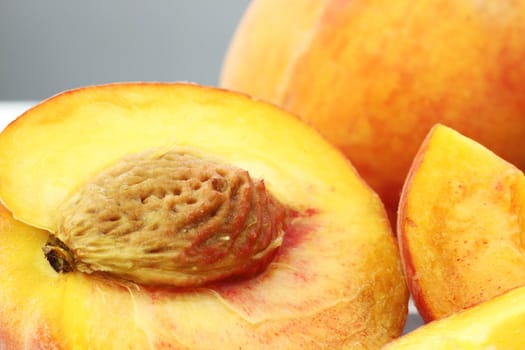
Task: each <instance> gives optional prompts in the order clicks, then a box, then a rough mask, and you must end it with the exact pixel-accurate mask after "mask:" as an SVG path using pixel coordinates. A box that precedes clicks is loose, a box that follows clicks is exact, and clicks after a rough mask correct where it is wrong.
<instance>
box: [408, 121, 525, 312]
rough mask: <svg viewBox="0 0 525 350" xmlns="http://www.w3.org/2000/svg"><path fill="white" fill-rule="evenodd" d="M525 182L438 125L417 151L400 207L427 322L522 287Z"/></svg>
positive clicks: (413, 282)
mask: <svg viewBox="0 0 525 350" xmlns="http://www.w3.org/2000/svg"><path fill="white" fill-rule="evenodd" d="M524 204H525V178H524V176H523V173H522V172H521V171H520V170H518V169H517V168H516V167H514V166H513V165H511V164H509V163H507V162H506V161H504V160H503V159H501V158H499V157H498V156H496V155H495V154H494V153H492V152H491V151H489V150H488V149H486V148H485V147H483V146H481V145H480V144H478V143H476V142H475V141H473V140H470V139H468V138H466V137H464V136H463V135H461V134H459V133H457V132H456V131H454V130H452V129H450V128H447V127H445V126H443V125H437V126H436V127H434V128H433V129H432V131H431V132H430V133H429V136H428V137H427V139H426V140H425V142H424V143H423V145H422V146H421V149H420V151H419V153H418V155H417V156H416V158H415V160H414V163H413V165H412V168H411V171H410V174H409V176H408V178H407V182H406V183H405V186H404V189H403V192H402V195H401V202H400V207H399V219H398V240H399V244H400V247H401V254H402V257H403V262H404V267H405V271H406V274H407V278H408V286H409V289H410V291H411V293H412V295H413V296H414V301H415V304H416V305H417V306H418V308H419V311H420V313H421V315H422V316H423V318H424V319H425V320H427V321H430V320H433V319H436V318H442V317H445V316H448V315H450V314H452V313H454V312H457V311H459V310H461V309H463V308H465V307H469V306H471V305H474V304H477V303H479V302H482V301H484V300H487V299H490V298H492V297H494V296H495V295H498V294H501V293H503V292H505V291H506V290H509V289H511V288H513V287H516V286H519V285H523V284H525V255H524V254H523V249H524V245H523V235H524V232H525V227H524V222H525V205H524Z"/></svg>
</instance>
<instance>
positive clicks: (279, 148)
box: [0, 84, 407, 349]
mask: <svg viewBox="0 0 525 350" xmlns="http://www.w3.org/2000/svg"><path fill="white" fill-rule="evenodd" d="M190 117H191V118H190ZM62 122H63V124H62ZM123 125H125V126H126V127H125V128H123V129H122V130H121V128H122V126H123ZM117 129H118V130H121V132H119V133H116V132H115V130H117ZM81 131H82V132H81ZM87 131H89V132H87ZM196 131H198V132H196ZM246 135H249V137H247V136H246ZM95 136H96V137H95ZM129 140H133V142H130V141H129ZM173 140H176V144H181V145H184V146H188V147H197V148H198V149H202V150H203V151H206V152H210V153H211V154H213V155H216V156H218V157H221V159H224V160H226V161H227V162H228V163H231V164H235V165H238V166H240V167H241V168H243V169H246V170H248V171H249V172H250V174H253V175H254V177H256V178H262V179H264V180H265V184H266V185H267V186H268V189H269V191H271V193H272V194H273V195H274V196H275V197H276V198H277V199H279V200H280V201H281V202H283V203H284V204H285V205H287V206H289V207H291V208H294V210H295V215H294V216H293V217H292V218H291V223H290V226H289V227H287V229H286V230H287V231H286V234H285V235H286V236H287V237H285V238H284V243H283V246H282V247H281V248H282V249H281V251H279V252H278V255H277V256H276V258H275V260H274V261H272V262H271V263H270V265H269V266H268V268H267V269H266V270H265V271H263V272H262V273H261V274H260V275H258V276H256V277H254V278H252V279H249V280H238V281H224V282H221V283H217V284H216V285H213V286H209V287H202V288H188V289H185V290H184V291H180V290H174V289H170V288H146V287H143V286H140V285H135V284H130V283H122V282H118V283H117V282H109V283H108V281H107V280H106V279H101V278H99V277H97V276H94V275H91V276H90V275H86V274H82V273H77V272H73V273H67V274H56V273H55V272H54V270H53V269H52V268H51V266H50V265H49V264H48V262H47V261H46V260H45V257H44V255H43V254H42V251H41V246H42V245H43V243H44V242H45V240H46V239H47V236H48V232H46V231H45V230H42V229H38V228H44V229H47V230H49V231H51V232H53V227H54V222H53V217H54V215H55V214H56V208H58V207H59V204H60V203H61V202H63V200H64V198H66V197H67V194H68V193H71V192H73V191H74V190H75V189H77V188H78V187H79V186H80V184H82V183H84V182H85V181H87V180H89V179H90V178H91V177H92V176H94V174H97V173H98V171H99V170H100V169H101V168H104V167H106V166H108V164H113V163H114V162H115V160H117V159H120V158H121V157H122V155H123V154H129V153H136V152H139V151H142V150H144V149H152V148H153V149H155V148H158V147H163V146H165V145H166V144H168V145H170V144H173V142H174V141H173ZM239 144H242V145H245V146H246V147H239ZM35 145H40V147H35ZM44 145H45V147H44ZM29 150H30V151H29ZM93 154H96V155H97V157H93V156H91V157H89V155H93ZM57 155H58V156H57ZM79 155H80V156H79ZM42 159H45V162H41V161H40V160H42ZM0 163H1V167H2V169H3V172H2V173H0V196H1V198H2V201H3V202H4V204H6V206H7V207H8V208H9V209H11V211H12V212H13V213H14V214H15V216H16V217H17V218H18V219H19V220H20V221H19V220H13V218H11V217H10V215H9V213H7V212H0V213H2V215H1V220H0V223H2V225H1V229H0V235H2V236H3V237H4V238H5V239H3V240H0V251H1V252H6V251H7V252H14V251H16V252H18V253H19V254H15V255H14V254H11V253H9V254H0V271H1V273H2V275H6V276H10V278H9V279H4V280H0V324H2V325H3V326H4V327H3V328H4V330H5V337H6V339H11V340H8V341H7V342H9V341H11V343H8V344H7V346H11V345H12V347H13V348H15V349H16V348H29V349H31V348H35V347H37V346H40V347H46V346H47V347H48V348H53V346H54V345H57V346H56V347H58V348H63V349H77V348H78V349H83V348H86V347H88V346H91V347H92V348H105V349H111V348H116V349H121V348H126V347H128V348H130V349H134V348H136V349H144V348H148V346H149V347H151V348H157V349H169V348H179V349H186V348H189V349H217V348H232V347H244V348H250V349H266V348H269V347H272V348H286V349H293V348H303V349H319V348H323V347H324V348H331V349H332V348H333V349H336V348H363V347H368V348H378V347H379V346H381V345H382V344H384V343H385V342H386V341H388V340H390V339H392V338H394V337H396V336H397V335H399V334H400V333H401V331H402V328H403V324H404V321H405V319H406V311H407V309H406V307H407V304H406V303H407V292H406V286H405V284H404V281H403V278H402V273H401V268H400V264H399V256H398V251H397V249H396V247H395V242H394V238H393V236H392V233H391V230H390V227H389V225H388V221H387V219H386V216H385V212H384V208H383V206H382V204H381V202H380V200H379V199H378V197H377V196H376V195H375V194H374V193H373V192H372V191H371V190H370V189H369V188H368V187H367V186H366V184H365V183H364V182H363V181H362V179H360V178H359V177H358V176H357V174H356V172H355V170H354V169H353V168H352V167H351V166H350V164H349V163H348V161H347V160H346V159H345V158H344V157H342V156H341V154H340V153H339V152H337V151H336V150H335V149H334V148H333V147H331V146H330V145H329V144H328V143H326V142H325V141H324V140H323V139H322V138H321V137H320V136H319V135H318V134H317V133H316V132H314V131H313V130H312V129H310V128H308V127H307V126H305V125H304V124H302V123H300V122H299V121H298V120H297V119H296V118H294V117H293V116H290V115H289V114H287V113H284V112H282V111H280V110H279V109H277V108H275V107H274V106H271V105H269V104H265V103H261V102H258V101H254V100H251V99H250V98H248V97H246V96H240V95H236V94H233V93H230V92H227V91H221V90H215V89H211V88H203V87H198V86H191V85H184V84H121V85H119V84H116V85H111V86H102V87H91V88H84V89H79V90H76V91H72V92H67V93H65V94H63V95H59V96H57V97H54V98H52V99H50V100H48V101H46V102H44V103H43V104H41V105H39V106H37V107H36V108H35V109H32V110H30V111H28V112H27V113H25V114H24V115H23V116H22V117H21V118H19V119H18V120H17V121H16V122H14V123H12V124H11V125H10V126H9V127H8V128H7V129H6V131H4V132H3V133H2V134H0ZM36 165H38V166H36ZM328 169H333V171H327V170H328ZM41 173H45V174H46V176H45V177H40V176H35V174H41ZM27 203H31V206H28V204H27ZM21 221H22V222H25V223H27V224H24V223H22V222H21ZM371 247H373V249H371ZM21 291H23V292H21ZM28 305H31V307H30V309H28V308H27V306H28ZM15 310H16V311H15ZM4 311H5V312H4ZM3 315H9V318H7V317H3ZM39 337H41V338H40V339H39ZM2 341H4V340H0V343H1V342H2ZM37 344H38V345H37Z"/></svg>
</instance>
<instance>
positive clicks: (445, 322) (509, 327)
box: [383, 287, 525, 350]
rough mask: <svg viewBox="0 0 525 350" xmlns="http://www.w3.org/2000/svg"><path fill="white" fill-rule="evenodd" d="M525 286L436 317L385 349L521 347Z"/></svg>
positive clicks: (493, 349)
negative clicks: (444, 316)
mask: <svg viewBox="0 0 525 350" xmlns="http://www.w3.org/2000/svg"><path fill="white" fill-rule="evenodd" d="M524 323H525V287H519V288H516V289H514V290H510V291H508V292H506V293H504V294H502V295H499V296H497V297H495V298H493V299H491V300H488V301H485V302H483V303H481V304H478V305H476V306H473V307H472V308H470V309H467V310H463V311H461V312H458V313H457V314H454V315H451V316H449V317H446V318H443V319H441V320H436V321H434V322H431V323H429V324H427V325H425V326H423V327H421V328H419V329H416V330H415V331H413V332H412V333H409V334H407V335H405V336H403V337H400V338H398V339H396V340H394V341H393V342H391V343H390V344H388V345H387V346H385V347H384V348H383V349H384V350H386V349H389V350H395V349H431V350H432V349H436V350H437V349H442V350H446V349H450V350H456V349H458V350H467V349H472V350H474V349H491V350H520V349H523V344H524V343H525V333H524V332H523V324H524Z"/></svg>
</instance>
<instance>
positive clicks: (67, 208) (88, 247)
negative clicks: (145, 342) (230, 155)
mask: <svg viewBox="0 0 525 350" xmlns="http://www.w3.org/2000/svg"><path fill="white" fill-rule="evenodd" d="M60 215H61V216H60V218H59V219H58V226H57V230H56V236H52V237H51V238H50V240H49V241H48V243H47V244H46V246H45V247H44V251H45V253H46V256H47V257H48V260H49V261H50V263H51V264H52V265H53V267H54V268H55V269H56V270H58V271H60V272H67V271H68V270H78V271H81V272H86V273H93V272H103V273H106V274H110V275H113V276H116V277H119V278H123V279H127V280H131V281H134V282H137V283H142V284H148V285H170V286H185V287H187V286H198V285H202V284H205V283H208V282H212V281H217V280H222V279H225V278H228V277H233V276H244V275H252V274H255V273H257V272H260V271H261V270H263V269H264V268H265V267H266V265H267V264H268V263H269V262H270V261H271V260H272V258H273V256H274V254H275V252H276V250H277V249H278V248H279V246H280V245H281V244H282V240H283V237H282V236H283V229H284V227H283V226H284V221H285V217H286V210H285V208H284V207H283V206H282V205H281V204H280V203H279V202H278V201H277V200H276V199H275V198H273V197H272V196H271V194H269V193H268V191H267V190H266V188H265V185H264V182H263V181H262V180H257V181H254V180H252V179H251V177H250V175H249V174H248V172H247V171H245V170H242V169H240V168H237V167H234V166H231V165H228V164H224V163H221V162H217V161H216V160H213V159H211V158H207V157H204V156H202V155H200V154H196V153H195V152H192V151H191V150H188V149H182V148H181V149H172V150H170V151H168V152H162V153H154V152H150V153H144V154H140V155H135V156H132V157H128V158H125V159H123V160H121V161H119V162H118V163H117V164H115V165H114V166H113V167H111V168H109V169H107V170H105V171H104V172H102V173H101V174H100V175H98V176H97V177H96V178H94V179H93V180H92V181H90V182H89V183H87V184H86V185H85V186H84V187H83V188H81V189H80V190H79V191H77V192H76V193H75V194H74V195H73V196H72V197H71V198H70V199H69V200H67V201H66V202H65V203H64V204H63V205H62V207H61V210H60Z"/></svg>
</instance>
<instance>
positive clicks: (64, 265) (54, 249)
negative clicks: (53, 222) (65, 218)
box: [42, 234, 75, 273]
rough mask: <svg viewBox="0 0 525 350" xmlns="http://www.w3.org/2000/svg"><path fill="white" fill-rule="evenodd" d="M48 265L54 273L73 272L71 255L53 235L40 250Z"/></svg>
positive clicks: (73, 263) (73, 260)
mask: <svg viewBox="0 0 525 350" xmlns="http://www.w3.org/2000/svg"><path fill="white" fill-rule="evenodd" d="M42 250H43V251H44V254H45V256H46V259H47V261H49V264H50V265H51V266H52V267H53V269H55V271H56V272H59V273H62V272H71V271H73V270H75V258H74V257H73V254H72V253H71V251H70V250H69V248H68V247H67V245H65V244H64V242H62V241H61V240H59V239H58V238H56V237H55V236H54V235H52V234H51V235H49V238H48V240H47V242H46V244H45V245H44V247H43V248H42Z"/></svg>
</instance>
